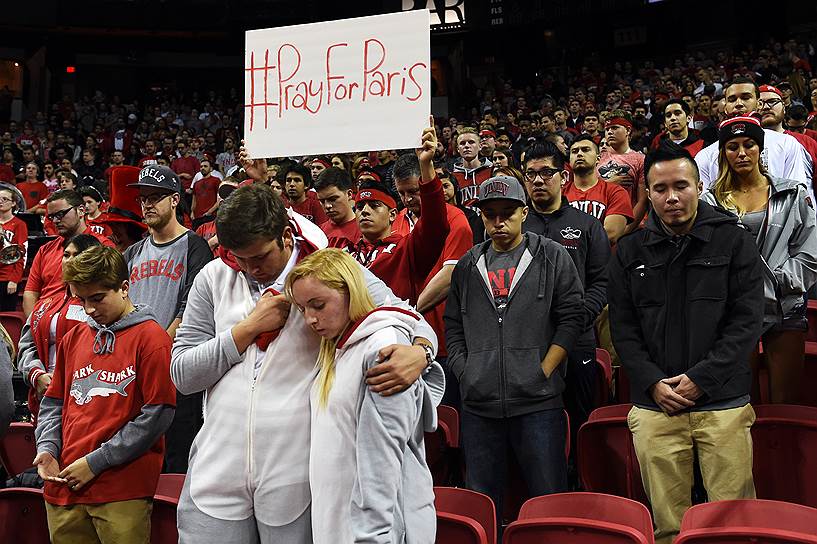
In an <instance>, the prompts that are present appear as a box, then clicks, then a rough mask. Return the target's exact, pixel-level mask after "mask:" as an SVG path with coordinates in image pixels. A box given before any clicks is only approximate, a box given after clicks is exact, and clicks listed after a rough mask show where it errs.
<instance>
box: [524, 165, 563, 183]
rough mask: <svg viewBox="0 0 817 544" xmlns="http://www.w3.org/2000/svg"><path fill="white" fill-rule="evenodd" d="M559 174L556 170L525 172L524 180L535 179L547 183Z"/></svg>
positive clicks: (544, 169) (546, 169)
mask: <svg viewBox="0 0 817 544" xmlns="http://www.w3.org/2000/svg"><path fill="white" fill-rule="evenodd" d="M558 172H559V169H558V168H547V167H545V168H542V169H541V170H525V179H526V180H528V181H531V182H533V181H536V178H537V177H539V178H542V181H548V180H549V179H550V178H552V177H553V176H555V175H556V174H557V173H558Z"/></svg>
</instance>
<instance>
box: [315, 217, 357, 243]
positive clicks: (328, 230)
mask: <svg viewBox="0 0 817 544" xmlns="http://www.w3.org/2000/svg"><path fill="white" fill-rule="evenodd" d="M319 226H320V228H321V230H322V231H323V233H324V234H326V237H327V238H346V239H347V240H359V239H360V225H358V223H357V217H355V218H354V219H350V220H349V221H347V222H345V223H343V224H341V225H336V224H335V223H334V222H333V221H332V220H331V219H327V220H326V221H324V222H323V223H321V224H320V225H319Z"/></svg>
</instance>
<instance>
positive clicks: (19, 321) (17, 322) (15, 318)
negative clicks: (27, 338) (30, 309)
mask: <svg viewBox="0 0 817 544" xmlns="http://www.w3.org/2000/svg"><path fill="white" fill-rule="evenodd" d="M25 323H26V315H25V314H24V313H23V312H0V324H2V325H3V327H4V328H5V329H6V331H7V332H8V333H9V336H11V340H12V342H14V347H15V348H16V347H17V344H18V343H19V342H20V335H21V334H22V331H23V325H25Z"/></svg>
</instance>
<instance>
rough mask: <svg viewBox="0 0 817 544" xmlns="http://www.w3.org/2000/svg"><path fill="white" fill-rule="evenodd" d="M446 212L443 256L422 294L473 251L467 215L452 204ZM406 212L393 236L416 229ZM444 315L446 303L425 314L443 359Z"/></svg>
mask: <svg viewBox="0 0 817 544" xmlns="http://www.w3.org/2000/svg"><path fill="white" fill-rule="evenodd" d="M445 210H446V212H447V213H446V215H447V216H448V225H449V229H450V230H449V232H448V236H447V237H446V239H445V247H444V248H443V252H442V255H440V258H439V259H437V263H436V264H435V265H434V268H433V269H432V270H431V272H430V273H429V275H428V278H427V279H426V281H424V282H423V284H422V285H421V286H420V290H419V292H420V293H422V292H423V289H425V288H426V286H427V285H428V282H429V281H430V280H431V278H433V277H434V276H435V275H436V274H437V272H439V271H440V270H442V268H443V266H445V265H449V264H450V265H455V264H457V261H459V260H460V257H462V256H463V255H465V252H466V251H468V250H469V249H471V247H472V246H473V245H474V235H473V234H472V233H471V226H470V225H469V224H468V219H467V218H466V217H465V214H464V213H462V211H461V210H459V209H458V208H457V207H455V206H452V205H450V204H446V205H445ZM406 211H407V210H402V211H400V213H398V214H397V218H396V219H395V220H394V224H393V225H392V228H391V232H392V234H399V235H401V236H407V235H408V233H409V232H411V230H412V229H413V228H414V222H413V221H412V220H411V218H410V217H409V216H408V215H407V213H406ZM443 313H445V301H442V302H440V303H439V304H437V305H436V306H435V307H434V308H432V309H431V310H429V311H428V312H426V313H424V314H423V316H424V317H425V318H426V321H428V324H429V325H431V327H432V328H433V329H434V332H435V333H437V341H438V342H439V345H440V348H439V350H438V354H439V355H440V356H441V357H445V356H447V355H448V351H447V350H446V349H445V325H444V324H443Z"/></svg>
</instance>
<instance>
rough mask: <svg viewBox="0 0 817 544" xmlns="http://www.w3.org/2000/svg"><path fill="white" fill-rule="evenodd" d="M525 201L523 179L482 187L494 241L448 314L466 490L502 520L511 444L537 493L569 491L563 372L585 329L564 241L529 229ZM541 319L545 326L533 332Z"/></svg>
mask: <svg viewBox="0 0 817 544" xmlns="http://www.w3.org/2000/svg"><path fill="white" fill-rule="evenodd" d="M525 200H526V195H525V190H524V189H523V188H522V185H521V184H520V183H519V181H518V180H516V178H513V177H510V176H497V177H494V178H491V179H489V180H487V181H484V182H483V183H482V185H480V187H479V207H480V209H481V211H482V218H483V221H484V223H485V229H486V231H487V232H488V235H489V236H490V238H491V239H490V240H487V241H485V242H484V243H482V244H480V245H478V246H475V247H473V248H472V249H471V250H469V251H468V252H467V253H466V254H465V255H464V256H463V257H462V258H461V259H460V260H459V262H458V263H457V265H456V269H455V270H454V274H453V276H452V279H451V291H450V293H449V296H448V302H447V304H446V310H445V332H446V340H447V342H448V349H449V358H448V362H447V365H448V366H449V367H450V369H451V372H452V374H454V376H456V378H457V380H458V382H459V387H460V392H461V395H462V408H463V410H462V441H463V452H464V454H465V464H466V466H467V467H468V471H467V472H466V486H467V487H468V488H469V489H473V490H475V491H479V492H481V493H485V494H486V495H488V496H489V497H491V499H493V501H494V504H495V505H496V513H497V521H498V522H499V521H501V518H502V512H503V504H504V495H505V484H506V472H507V449H508V447H510V448H511V449H512V450H513V452H514V455H515V456H516V458H517V460H518V461H519V464H520V466H522V467H524V470H523V475H524V478H525V481H526V483H527V487H528V491H529V492H530V495H532V496H539V495H546V494H549V493H559V492H563V491H566V490H567V467H566V461H565V453H564V448H565V429H566V425H567V422H566V421H565V415H564V410H563V403H562V391H563V390H564V387H565V386H564V367H563V366H562V368H561V369H559V367H560V366H561V365H562V363H563V362H564V360H565V358H566V357H567V354H568V352H569V351H570V350H571V349H572V348H573V346H574V344H575V341H576V339H577V338H578V336H579V335H580V334H581V332H582V329H583V328H584V309H583V307H582V288H581V283H580V280H579V277H578V274H577V272H576V267H575V266H574V265H573V262H572V261H571V260H570V257H569V256H568V254H567V250H565V249H564V248H563V247H562V246H561V245H559V244H558V243H557V242H554V241H553V240H549V239H547V238H545V237H543V236H539V235H538V234H534V233H532V232H527V233H524V234H523V233H522V223H523V221H524V220H525V218H526V217H527V215H528V208H527V206H526V205H525ZM486 285H488V286H490V290H488V289H486ZM531 316H537V319H538V321H537V325H536V326H535V327H527V326H523V325H522V324H523V323H525V322H527V321H529V320H530V319H531ZM498 526H499V524H498Z"/></svg>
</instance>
